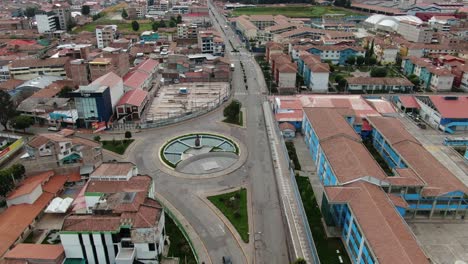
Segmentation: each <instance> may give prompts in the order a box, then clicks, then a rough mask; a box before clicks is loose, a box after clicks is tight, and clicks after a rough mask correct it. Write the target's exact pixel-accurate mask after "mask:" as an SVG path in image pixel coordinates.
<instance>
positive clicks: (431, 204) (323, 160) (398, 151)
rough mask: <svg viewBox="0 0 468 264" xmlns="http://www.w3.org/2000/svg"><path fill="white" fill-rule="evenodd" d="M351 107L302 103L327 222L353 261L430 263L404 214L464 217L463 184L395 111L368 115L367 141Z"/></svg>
mask: <svg viewBox="0 0 468 264" xmlns="http://www.w3.org/2000/svg"><path fill="white" fill-rule="evenodd" d="M350 112H352V109H345V108H325V107H323V108H319V107H315V108H304V116H303V121H302V130H303V134H304V140H305V143H306V145H307V147H308V149H309V153H310V155H311V157H312V159H313V161H314V164H315V166H316V168H317V175H318V177H319V179H320V181H321V183H322V185H323V187H324V192H323V198H322V200H321V201H318V202H319V203H320V204H321V210H322V213H323V215H324V219H325V222H326V224H327V225H328V226H333V227H335V228H338V230H339V231H340V232H341V239H342V240H343V242H344V244H345V247H346V249H347V251H348V253H349V256H350V258H351V260H352V262H353V263H429V262H428V258H427V256H425V254H424V252H423V251H422V250H421V248H420V247H419V245H418V243H417V241H416V240H415V238H414V235H413V234H412V233H411V230H410V229H409V228H408V226H407V224H406V223H405V220H404V219H405V218H408V219H412V218H423V219H433V218H438V219H445V220H449V219H464V218H465V216H466V212H467V210H468V201H467V199H466V194H467V193H468V191H467V187H466V186H465V185H464V184H463V183H462V182H461V181H460V180H458V178H456V177H455V176H454V175H453V174H452V173H451V172H450V171H449V170H448V169H447V168H445V167H444V166H443V165H442V164H441V163H440V162H439V161H438V160H437V159H435V158H434V157H433V156H432V155H431V154H430V153H429V152H428V151H427V150H425V148H424V147H423V146H422V145H421V144H420V143H419V142H418V141H417V140H416V139H415V138H414V137H412V136H411V135H410V134H409V132H407V131H406V130H405V128H404V127H403V125H402V124H401V122H400V121H399V120H398V119H396V118H393V117H380V116H371V117H369V116H368V117H367V119H366V123H367V124H368V125H367V126H368V128H366V131H367V130H368V129H370V131H371V132H370V135H368V138H369V139H368V140H370V141H369V143H366V145H367V144H369V145H371V146H373V148H374V149H376V150H377V152H378V153H379V154H380V155H381V156H382V158H383V159H384V160H385V162H386V163H387V165H388V167H390V168H391V172H392V173H389V174H387V173H385V172H384V171H383V169H382V168H381V166H380V165H379V164H378V163H377V162H376V161H375V159H374V157H372V155H371V154H370V151H369V150H368V148H370V147H369V146H368V147H366V145H365V144H363V141H362V139H361V135H360V132H359V131H358V130H357V129H355V126H354V122H355V120H353V119H352V118H350V117H352V114H351V113H350Z"/></svg>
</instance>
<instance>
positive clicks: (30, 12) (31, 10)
mask: <svg viewBox="0 0 468 264" xmlns="http://www.w3.org/2000/svg"><path fill="white" fill-rule="evenodd" d="M36 12H37V8H36V7H31V6H28V7H26V10H25V11H24V14H25V15H26V16H27V17H28V18H31V17H34V16H35V15H36Z"/></svg>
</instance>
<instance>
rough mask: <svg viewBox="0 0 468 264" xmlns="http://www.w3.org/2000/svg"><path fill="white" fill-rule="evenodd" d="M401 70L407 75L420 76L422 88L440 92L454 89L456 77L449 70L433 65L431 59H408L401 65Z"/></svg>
mask: <svg viewBox="0 0 468 264" xmlns="http://www.w3.org/2000/svg"><path fill="white" fill-rule="evenodd" d="M401 68H402V70H403V72H404V73H405V74H406V75H411V74H414V75H416V76H418V77H419V79H420V81H421V84H420V85H421V87H423V88H425V89H430V90H433V91H439V92H440V91H444V92H448V91H450V90H451V89H452V86H453V80H454V75H453V74H452V73H451V72H450V70H449V69H447V68H444V67H437V66H434V65H432V62H431V61H430V60H429V59H423V58H417V57H412V56H410V57H406V58H404V59H403V61H402V63H401Z"/></svg>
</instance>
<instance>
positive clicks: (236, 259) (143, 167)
mask: <svg viewBox="0 0 468 264" xmlns="http://www.w3.org/2000/svg"><path fill="white" fill-rule="evenodd" d="M213 11H214V12H216V10H214V9H213ZM217 19H218V21H219V22H221V24H219V23H217V21H216V19H213V22H214V25H215V26H216V27H218V29H219V31H220V32H222V30H221V27H223V28H224V31H225V32H226V33H227V35H228V36H223V37H224V38H225V43H226V52H227V54H228V56H229V57H230V58H231V60H232V61H233V62H234V64H235V66H236V67H235V70H234V71H233V81H232V89H233V92H234V97H235V98H236V99H238V100H240V101H241V102H242V107H243V111H244V120H245V123H246V127H245V128H242V127H238V126H230V125H227V124H225V123H222V122H221V120H222V119H223V116H222V107H221V108H220V109H218V110H215V111H213V112H211V113H209V114H206V115H204V116H201V117H199V118H196V119H193V120H188V121H186V122H183V123H180V124H175V125H172V126H167V127H162V128H158V129H151V130H143V131H142V132H140V133H135V134H134V138H135V139H136V143H135V145H134V146H132V147H131V149H129V150H128V151H127V153H126V156H127V160H129V161H132V162H134V163H135V164H136V165H137V166H138V169H139V173H140V174H148V175H151V176H152V177H153V178H154V180H155V183H156V184H155V185H156V192H158V193H159V194H160V195H162V196H163V197H164V198H165V199H166V200H167V201H168V202H170V203H171V204H172V205H173V206H174V207H175V208H177V210H178V211H179V212H180V213H181V214H182V215H183V217H184V218H185V220H187V221H188V222H189V223H190V225H191V226H192V227H193V229H194V230H195V232H196V233H197V234H198V236H199V237H200V239H201V241H202V242H203V244H204V246H205V248H206V251H207V253H208V255H209V259H202V260H201V261H205V263H206V264H208V263H221V258H222V256H231V257H232V260H233V263H236V264H237V263H256V264H257V263H260V264H261V263H269V264H276V263H277V264H286V263H289V257H288V250H287V247H286V233H285V227H284V223H283V219H282V216H281V210H280V206H279V197H278V189H277V185H276V181H275V177H274V171H273V167H272V166H273V165H272V160H271V153H270V150H269V145H268V142H267V140H268V139H267V135H266V130H265V123H264V116H263V110H262V102H263V101H264V100H265V98H266V97H265V94H266V85H265V82H264V79H263V75H262V73H261V70H260V68H259V67H258V65H257V64H256V63H255V60H254V58H253V57H252V55H251V53H250V52H248V51H246V50H245V49H243V48H238V49H239V50H240V52H236V53H231V51H232V47H230V45H229V41H228V40H227V39H230V40H231V41H232V43H233V44H234V45H235V46H240V42H239V39H238V38H237V36H235V34H234V33H233V32H232V30H231V29H230V28H225V27H224V24H223V23H224V21H225V20H224V18H223V17H221V16H220V15H219V14H217ZM240 61H242V62H243V64H244V67H245V69H246V71H245V73H246V77H247V83H248V87H249V89H248V90H247V89H246V88H245V85H244V76H243V72H242V70H241V67H240ZM194 131H209V132H217V133H221V134H225V135H228V136H230V137H233V138H235V139H236V140H238V141H240V142H242V143H243V145H245V146H247V149H241V151H248V157H247V161H246V163H245V164H244V165H243V166H241V167H240V168H239V169H238V170H236V171H234V172H233V173H230V174H228V175H224V176H221V177H216V178H211V179H186V178H179V177H176V176H173V175H169V174H167V173H165V172H164V171H161V169H160V168H161V166H163V165H162V164H161V162H160V161H159V157H158V155H159V148H160V147H161V146H162V145H163V144H164V142H165V141H166V140H168V139H170V138H172V137H174V136H176V135H179V134H184V133H193V132H194ZM106 137H112V136H106ZM105 159H114V158H113V157H109V156H105ZM239 186H246V187H247V188H248V190H249V192H250V197H251V200H250V202H251V204H250V209H251V211H250V212H252V215H249V217H252V219H250V223H251V225H250V226H249V228H250V229H249V230H250V242H249V243H248V244H246V243H243V242H242V241H239V240H236V237H235V236H234V235H233V234H232V233H231V232H230V230H229V229H228V228H227V226H226V225H225V224H224V222H223V221H222V219H221V218H219V217H218V216H217V214H216V213H215V212H214V211H213V210H212V209H211V208H210V207H209V206H208V205H207V204H206V203H205V202H204V201H203V197H206V196H208V195H210V194H213V193H218V192H222V191H229V190H230V189H233V188H236V187H239Z"/></svg>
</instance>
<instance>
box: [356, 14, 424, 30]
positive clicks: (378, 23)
mask: <svg viewBox="0 0 468 264" xmlns="http://www.w3.org/2000/svg"><path fill="white" fill-rule="evenodd" d="M403 20H406V21H410V22H412V23H416V24H422V23H423V21H422V20H421V19H420V18H419V17H416V16H409V15H406V16H386V15H380V14H376V15H372V16H370V17H368V18H367V19H366V20H364V25H365V26H367V27H368V28H373V29H375V30H378V31H386V32H395V31H398V26H399V25H400V22H401V21H403Z"/></svg>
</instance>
